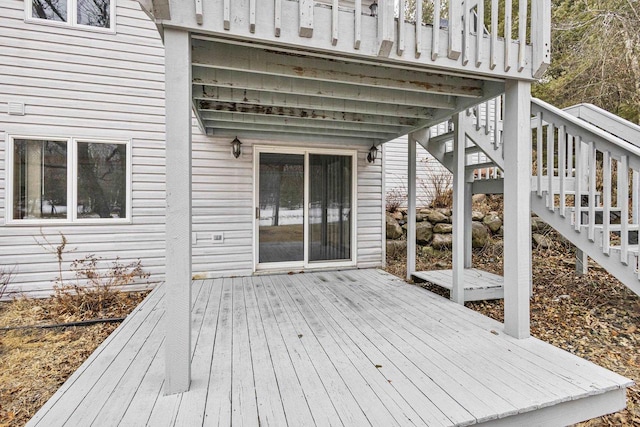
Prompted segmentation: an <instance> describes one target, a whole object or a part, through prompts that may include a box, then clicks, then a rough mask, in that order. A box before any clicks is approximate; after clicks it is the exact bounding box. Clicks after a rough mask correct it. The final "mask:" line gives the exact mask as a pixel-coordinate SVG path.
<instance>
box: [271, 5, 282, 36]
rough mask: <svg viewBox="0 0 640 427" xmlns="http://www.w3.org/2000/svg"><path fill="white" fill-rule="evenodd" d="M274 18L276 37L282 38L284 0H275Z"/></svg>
mask: <svg viewBox="0 0 640 427" xmlns="http://www.w3.org/2000/svg"><path fill="white" fill-rule="evenodd" d="M274 1H275V3H274V17H273V25H274V28H275V31H274V33H275V36H276V37H280V30H281V28H282V0H274Z"/></svg>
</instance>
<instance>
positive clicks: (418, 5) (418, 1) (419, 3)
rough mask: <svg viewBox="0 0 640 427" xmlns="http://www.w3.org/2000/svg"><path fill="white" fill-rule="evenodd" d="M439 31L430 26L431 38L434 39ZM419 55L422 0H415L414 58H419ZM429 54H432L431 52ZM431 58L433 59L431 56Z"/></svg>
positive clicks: (420, 51)
mask: <svg viewBox="0 0 640 427" xmlns="http://www.w3.org/2000/svg"><path fill="white" fill-rule="evenodd" d="M439 33H440V32H439V31H437V30H436V28H435V27H432V28H431V37H432V40H433V39H435V38H436V37H437V35H438V34H439ZM420 55H422V0H416V58H420ZM431 55H433V52H432V53H431ZM431 59H433V57H432V58H431Z"/></svg>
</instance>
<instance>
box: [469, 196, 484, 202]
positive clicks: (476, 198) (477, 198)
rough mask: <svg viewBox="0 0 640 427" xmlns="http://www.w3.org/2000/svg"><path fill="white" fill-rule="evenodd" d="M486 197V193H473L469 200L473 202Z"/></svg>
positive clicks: (481, 200)
mask: <svg viewBox="0 0 640 427" xmlns="http://www.w3.org/2000/svg"><path fill="white" fill-rule="evenodd" d="M486 199H487V195H486V194H474V195H473V196H471V200H472V201H473V203H480V202H484V201H485V200H486Z"/></svg>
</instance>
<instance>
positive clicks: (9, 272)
mask: <svg viewBox="0 0 640 427" xmlns="http://www.w3.org/2000/svg"><path fill="white" fill-rule="evenodd" d="M12 279H13V269H7V268H4V267H3V268H0V300H2V298H3V297H4V294H5V293H6V292H7V288H8V287H9V283H11V280H12Z"/></svg>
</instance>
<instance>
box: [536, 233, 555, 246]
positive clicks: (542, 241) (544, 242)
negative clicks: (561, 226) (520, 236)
mask: <svg viewBox="0 0 640 427" xmlns="http://www.w3.org/2000/svg"><path fill="white" fill-rule="evenodd" d="M531 238H532V240H533V242H532V244H533V247H534V248H542V249H549V248H550V247H551V246H552V245H553V240H551V239H550V238H548V237H547V236H543V235H542V234H538V233H533V234H532V235H531Z"/></svg>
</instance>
